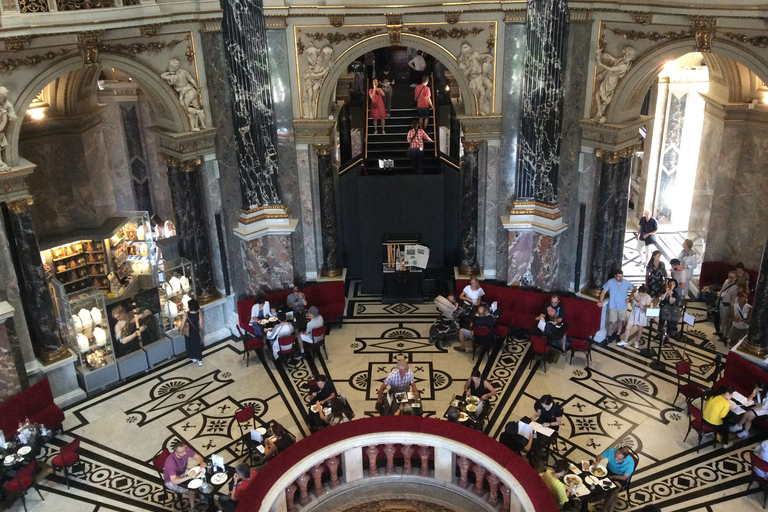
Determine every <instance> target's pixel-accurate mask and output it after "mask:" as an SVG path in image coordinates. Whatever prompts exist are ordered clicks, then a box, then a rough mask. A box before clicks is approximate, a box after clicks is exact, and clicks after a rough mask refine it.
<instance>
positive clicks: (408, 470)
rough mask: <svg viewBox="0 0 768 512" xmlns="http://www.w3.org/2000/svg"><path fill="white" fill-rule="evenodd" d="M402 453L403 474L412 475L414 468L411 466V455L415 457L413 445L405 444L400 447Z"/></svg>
mask: <svg viewBox="0 0 768 512" xmlns="http://www.w3.org/2000/svg"><path fill="white" fill-rule="evenodd" d="M400 453H402V454H403V474H404V475H412V474H413V466H411V455H413V445H412V444H404V445H402V446H401V447H400Z"/></svg>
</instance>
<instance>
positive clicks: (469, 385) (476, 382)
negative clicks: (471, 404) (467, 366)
mask: <svg viewBox="0 0 768 512" xmlns="http://www.w3.org/2000/svg"><path fill="white" fill-rule="evenodd" d="M464 394H465V395H467V396H474V397H477V398H479V399H480V403H479V404H477V414H480V413H481V412H483V406H484V405H485V401H486V400H488V399H489V398H491V397H492V396H493V395H495V394H496V389H495V388H494V387H493V384H491V383H490V381H487V380H485V379H484V378H483V376H482V374H481V373H480V370H478V369H477V368H475V369H474V370H472V375H471V376H470V377H469V379H467V382H465V383H464Z"/></svg>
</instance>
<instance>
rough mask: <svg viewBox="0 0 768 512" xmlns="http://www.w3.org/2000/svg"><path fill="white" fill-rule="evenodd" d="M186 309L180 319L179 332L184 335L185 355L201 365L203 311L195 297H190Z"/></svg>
mask: <svg viewBox="0 0 768 512" xmlns="http://www.w3.org/2000/svg"><path fill="white" fill-rule="evenodd" d="M187 308H189V311H187V312H186V313H185V314H184V319H183V320H182V321H181V333H182V334H183V335H184V345H185V346H186V348H187V355H188V356H189V358H190V359H191V360H192V362H193V363H197V366H203V337H202V334H201V333H202V332H203V312H202V311H200V303H199V302H197V299H190V300H189V302H188V303H187Z"/></svg>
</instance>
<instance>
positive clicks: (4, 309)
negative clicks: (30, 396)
mask: <svg viewBox="0 0 768 512" xmlns="http://www.w3.org/2000/svg"><path fill="white" fill-rule="evenodd" d="M13 313H14V309H13V307H12V306H11V305H10V304H8V303H7V302H0V403H3V402H5V401H6V400H7V399H9V398H11V397H12V396H14V395H16V394H18V393H19V392H20V391H21V390H22V389H26V388H28V387H29V378H28V377H27V372H26V370H25V369H24V358H22V356H21V347H20V346H19V340H18V338H17V337H16V329H15V328H14V323H13Z"/></svg>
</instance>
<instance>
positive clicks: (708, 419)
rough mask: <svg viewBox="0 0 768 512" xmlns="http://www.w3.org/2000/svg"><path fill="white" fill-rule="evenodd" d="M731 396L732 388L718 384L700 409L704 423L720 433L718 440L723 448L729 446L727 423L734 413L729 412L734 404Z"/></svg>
mask: <svg viewBox="0 0 768 512" xmlns="http://www.w3.org/2000/svg"><path fill="white" fill-rule="evenodd" d="M731 398H733V390H732V389H731V388H729V387H728V386H720V387H718V388H716V389H715V390H714V392H713V396H712V398H710V399H709V400H707V401H706V402H705V403H704V408H703V409H702V411H701V415H702V418H703V419H704V423H706V424H708V425H709V426H711V427H712V428H714V429H715V430H716V431H717V432H718V433H719V435H720V442H721V443H723V446H724V447H725V448H728V447H730V446H731V444H730V443H729V442H728V432H729V430H730V428H729V424H730V423H732V421H730V420H731V419H735V417H736V415H735V414H734V413H733V412H731V411H732V409H735V408H736V406H735V405H733V404H732V403H731V402H730V400H731Z"/></svg>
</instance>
